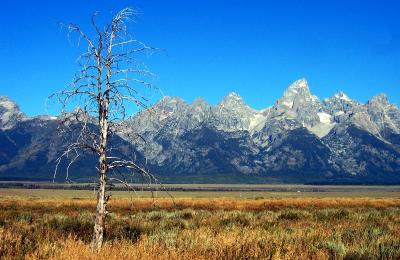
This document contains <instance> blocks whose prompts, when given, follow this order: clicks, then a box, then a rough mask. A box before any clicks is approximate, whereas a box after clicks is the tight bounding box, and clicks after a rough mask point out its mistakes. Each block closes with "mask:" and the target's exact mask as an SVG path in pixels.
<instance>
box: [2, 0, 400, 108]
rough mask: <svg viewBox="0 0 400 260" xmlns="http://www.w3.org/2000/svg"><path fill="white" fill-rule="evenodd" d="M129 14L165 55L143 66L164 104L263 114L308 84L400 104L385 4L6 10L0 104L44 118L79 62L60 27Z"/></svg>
mask: <svg viewBox="0 0 400 260" xmlns="http://www.w3.org/2000/svg"><path fill="white" fill-rule="evenodd" d="M127 6H130V7H136V8H137V9H138V10H139V11H140V12H141V15H140V16H139V17H138V19H137V22H136V23H135V24H132V30H133V32H135V33H136V36H137V37H138V38H139V39H141V40H143V41H145V42H147V43H148V44H150V45H152V46H155V47H159V48H163V49H165V50H166V51H165V52H160V53H158V54H155V55H153V56H152V57H151V58H150V59H149V60H148V61H146V62H147V64H148V65H149V66H150V67H151V68H152V70H153V71H154V72H155V73H157V74H158V80H157V85H158V86H159V87H160V88H161V89H162V90H163V92H164V94H165V95H172V96H181V97H183V98H184V99H185V100H187V101H192V100H193V99H194V98H196V97H198V96H202V97H204V98H205V99H206V100H208V101H209V102H210V103H211V104H215V103H217V102H218V101H219V100H220V99H221V98H222V97H223V96H224V95H226V94H227V93H228V92H230V91H235V92H238V93H239V94H240V95H241V96H242V97H243V98H244V99H245V101H246V102H247V103H248V104H250V105H251V106H253V107H255V108H263V107H266V106H268V105H271V104H273V102H274V101H275V100H276V99H277V98H279V97H280V96H281V94H282V92H283V91H284V90H285V88H286V87H287V86H288V85H289V84H290V83H291V82H293V81H294V80H296V79H298V78H302V77H305V78H306V79H307V80H308V81H309V83H310V88H311V91H312V92H313V93H314V94H316V95H318V96H319V97H320V98H325V97H328V96H331V95H333V94H334V93H335V92H337V91H339V90H343V91H344V92H346V93H347V94H348V95H349V96H350V97H352V98H354V99H357V100H359V101H362V102H365V101H366V100H368V99H369V98H370V97H372V96H373V95H375V94H378V93H380V92H385V93H387V94H388V96H389V98H390V100H391V101H392V102H394V103H396V104H400V19H399V13H400V1H384V0H376V1H369V0H358V1H356V0H355V1H342V0H335V1H321V0H315V1H295V0H292V1H284V0H282V1H267V0H264V1H262V0H253V1H245V0H241V1H238V0H230V1H222V0H203V1H182V0H169V1H160V0H135V1H125V0H124V1H122V0H121V1H119V0H115V1H111V0H85V1H82V0H81V1H77V0H73V1H72V0H69V1H65V0H60V1H44V0H36V1H28V0H25V1H19V0H13V1H9V0H2V1H1V4H0V57H1V62H0V71H1V77H0V95H6V96H9V97H11V98H12V99H14V100H16V101H17V102H18V103H19V104H20V106H21V108H22V110H23V111H24V112H26V113H28V114H29V115H37V114H43V113H44V112H45V110H44V100H45V98H46V97H47V96H48V95H49V94H51V93H52V92H54V91H56V90H59V89H61V88H62V87H63V86H65V84H66V83H67V82H69V80H71V78H72V75H73V73H74V72H75V70H76V66H75V64H74V61H75V58H76V57H77V55H78V53H79V52H78V49H77V48H76V45H74V44H72V43H70V42H68V40H67V36H66V33H65V31H60V28H59V26H58V22H75V23H78V24H81V25H82V26H83V27H84V28H87V27H88V26H89V21H90V20H89V19H90V17H91V15H92V13H93V12H94V11H100V12H101V13H102V15H104V16H105V17H107V16H108V15H109V14H110V13H111V12H115V11H118V10H119V9H121V8H123V7H127Z"/></svg>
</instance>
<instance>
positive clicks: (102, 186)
mask: <svg viewBox="0 0 400 260" xmlns="http://www.w3.org/2000/svg"><path fill="white" fill-rule="evenodd" d="M104 166H105V163H104V162H100V171H99V190H98V191H97V207H96V219H95V221H94V233H93V248H94V249H96V250H99V249H100V248H101V246H102V244H103V237H104V228H105V220H106V213H107V212H106V205H107V201H106V172H105V171H104Z"/></svg>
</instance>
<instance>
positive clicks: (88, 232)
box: [0, 185, 400, 259]
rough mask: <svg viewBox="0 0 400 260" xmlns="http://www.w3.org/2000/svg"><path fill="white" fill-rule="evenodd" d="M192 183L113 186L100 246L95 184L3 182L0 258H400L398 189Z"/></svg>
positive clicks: (392, 187) (382, 187) (0, 195)
mask: <svg viewBox="0 0 400 260" xmlns="http://www.w3.org/2000/svg"><path fill="white" fill-rule="evenodd" d="M194 187H197V189H195V188H194ZM167 188H171V187H168V186H167ZM186 188H187V187H186ZM198 188H199V186H198V185H192V186H190V187H189V188H187V189H186V191H176V189H175V191H171V192H169V194H167V193H165V192H163V191H154V192H153V195H151V193H150V192H149V191H145V190H140V191H139V190H138V191H137V192H136V193H134V192H124V191H114V192H113V193H112V197H111V200H110V203H109V211H110V214H109V216H108V223H107V231H106V242H105V245H104V247H103V249H102V250H101V252H100V253H94V252H93V251H92V249H91V247H90V241H91V238H92V229H93V228H92V223H93V217H94V209H95V194H94V192H93V191H92V190H62V189H17V188H3V189H0V258H1V259H400V192H399V187H398V186H321V187H316V186H314V187H310V186H302V185H275V186H274V185H264V186H263V187H261V186H257V185H256V186H251V187H249V186H248V185H247V186H246V185H244V186H241V185H234V186H232V185H226V186H224V187H223V188H224V189H223V190H224V191H218V189H216V188H215V187H214V186H212V185H211V186H204V185H203V186H201V187H200V188H201V189H198ZM187 190H190V191H187Z"/></svg>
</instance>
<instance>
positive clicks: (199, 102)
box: [192, 97, 208, 106]
mask: <svg viewBox="0 0 400 260" xmlns="http://www.w3.org/2000/svg"><path fill="white" fill-rule="evenodd" d="M192 105H194V106H197V105H206V106H208V102H207V100H205V99H204V98H202V97H197V98H196V99H195V100H194V101H193V103H192Z"/></svg>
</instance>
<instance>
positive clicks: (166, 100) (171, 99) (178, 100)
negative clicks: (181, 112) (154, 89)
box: [161, 96, 185, 103]
mask: <svg viewBox="0 0 400 260" xmlns="http://www.w3.org/2000/svg"><path fill="white" fill-rule="evenodd" d="M161 102H162V103H183V102H185V101H184V100H183V99H182V98H181V97H175V96H163V97H162V99H161Z"/></svg>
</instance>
